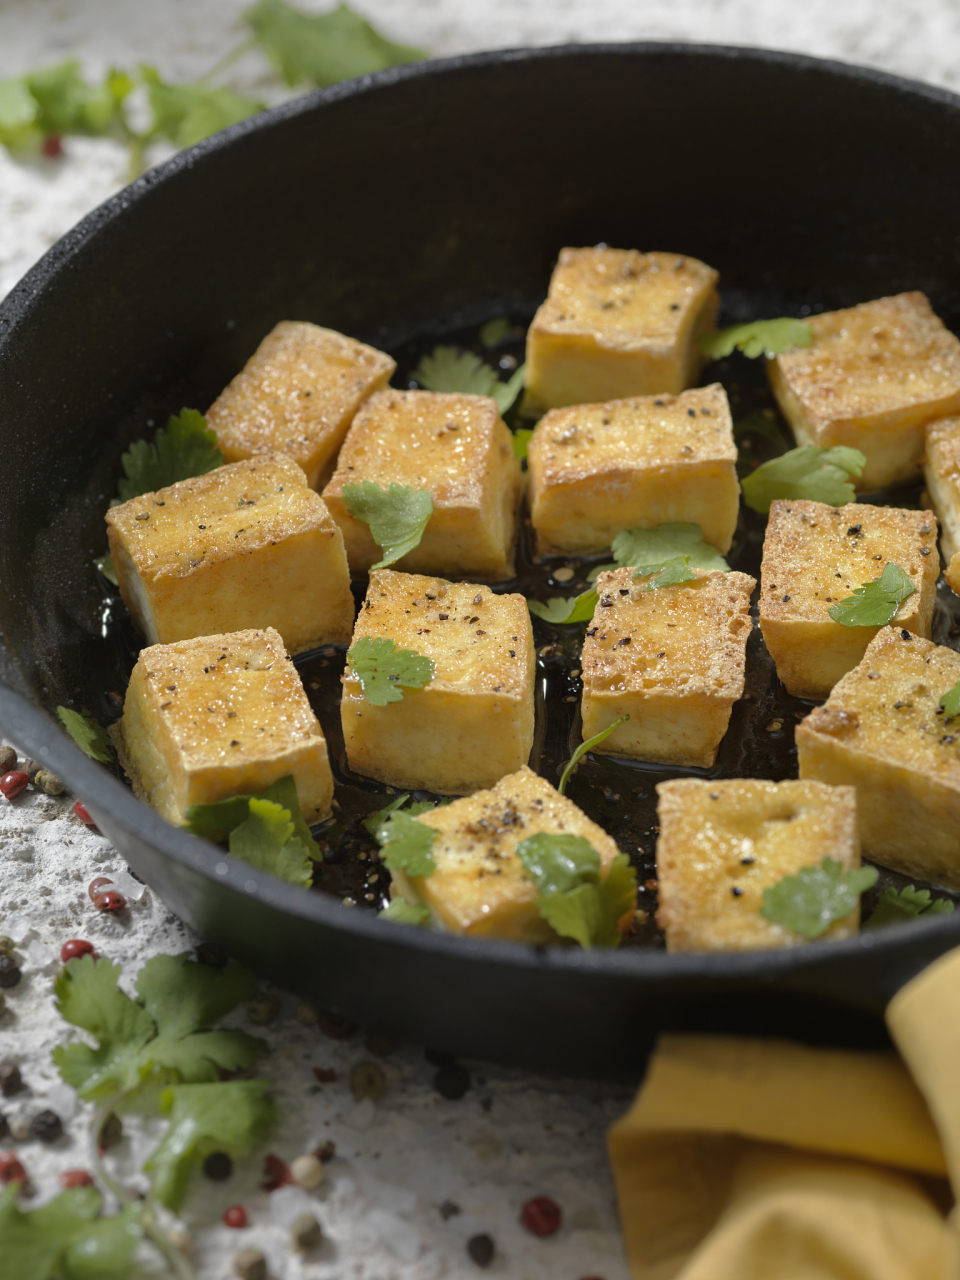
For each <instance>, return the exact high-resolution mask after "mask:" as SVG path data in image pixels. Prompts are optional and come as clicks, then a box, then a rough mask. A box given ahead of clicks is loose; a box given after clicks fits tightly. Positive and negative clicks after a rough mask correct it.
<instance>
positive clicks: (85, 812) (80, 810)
mask: <svg viewBox="0 0 960 1280" xmlns="http://www.w3.org/2000/svg"><path fill="white" fill-rule="evenodd" d="M73 812H74V813H75V814H76V815H77V817H78V818H79V819H80V821H81V822H82V823H84V825H85V826H88V827H95V826H96V825H97V824H96V823H95V822H94V820H93V818H92V817H91V816H90V810H89V809H88V808H87V806H86V805H85V804H84V803H83V801H82V800H78V801H77V803H76V804H75V805H74V806H73Z"/></svg>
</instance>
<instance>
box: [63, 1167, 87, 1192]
mask: <svg viewBox="0 0 960 1280" xmlns="http://www.w3.org/2000/svg"><path fill="white" fill-rule="evenodd" d="M57 1181H58V1182H59V1183H60V1185H61V1187H66V1188H67V1189H68V1190H70V1188H72V1187H92V1186H93V1177H92V1176H91V1175H90V1174H89V1173H88V1172H87V1171H86V1169H64V1171H63V1172H62V1173H58V1174H57Z"/></svg>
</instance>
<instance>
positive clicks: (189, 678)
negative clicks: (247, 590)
mask: <svg viewBox="0 0 960 1280" xmlns="http://www.w3.org/2000/svg"><path fill="white" fill-rule="evenodd" d="M111 733H112V735H113V739H114V742H115V744H116V747H117V755H118V756H119V757H120V763H121V764H122V765H123V767H124V769H125V770H126V773H127V776H128V777H129V778H130V781H131V782H132V784H133V789H134V792H135V793H136V794H137V795H138V796H139V797H140V799H141V800H145V801H146V802H147V804H150V805H152V806H153V807H154V809H156V810H157V811H158V812H159V813H160V815H161V816H162V817H164V818H166V819H167V821H168V822H173V823H180V822H182V821H183V815H184V813H185V811H186V810H187V809H188V808H189V807H190V805H193V804H210V803H213V801H215V800H225V799H227V798H228V797H230V796H236V795H248V794H250V793H251V792H255V791H262V790H264V789H265V788H266V787H269V786H270V785H271V783H274V782H276V781H277V780H278V779H280V778H284V777H286V776H287V774H292V775H293V778H294V781H295V782H296V784H297V794H298V796H299V799H300V810H301V812H302V814H303V816H304V818H305V819H306V821H307V822H308V823H309V822H319V821H320V820H321V819H322V818H327V817H329V815H330V809H331V804H332V800H333V776H332V774H331V772H330V761H329V759H328V758H327V744H326V741H325V740H324V737H323V733H322V731H321V729H320V725H319V723H318V721H317V717H316V716H315V715H314V714H313V711H312V709H311V707H310V703H309V702H308V701H307V695H306V694H305V693H304V691H303V685H302V684H301V683H300V677H299V675H298V674H297V672H296V669H295V668H294V665H293V663H292V662H291V661H290V659H289V658H288V657H287V654H286V651H285V650H284V647H283V641H282V640H281V638H280V635H279V634H278V633H277V632H276V631H274V630H273V628H272V627H267V628H265V629H264V630H262V631H234V632H231V633H229V634H227V635H219V636H201V637H198V638H197V639H195V640H181V641H179V642H178V643H176V644H157V645H152V646H151V647H150V648H147V649H141V650H140V657H139V658H138V660H137V665H136V666H135V667H134V669H133V674H132V675H131V677H130V684H129V686H128V688H127V694H126V698H125V699H124V704H123V717H122V718H121V719H120V720H119V721H118V722H117V724H116V725H114V726H113V728H112V730H111Z"/></svg>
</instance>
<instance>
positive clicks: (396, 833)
mask: <svg viewBox="0 0 960 1280" xmlns="http://www.w3.org/2000/svg"><path fill="white" fill-rule="evenodd" d="M380 813H386V816H385V817H383V818H382V819H381V818H380V814H374V815H373V819H374V823H371V825H370V826H368V828H367V829H368V830H369V831H370V832H371V834H372V835H373V837H374V839H375V840H376V842H377V844H378V845H379V846H380V857H381V859H382V861H383V863H384V865H385V866H387V867H389V868H390V870H391V871H404V872H406V874H407V875H408V876H432V875H433V873H434V871H436V869H437V864H436V863H435V862H434V860H433V858H432V856H431V854H430V850H431V849H432V848H433V842H434V840H436V838H437V836H438V835H439V834H440V832H439V831H438V830H437V829H436V827H428V826H427V824H426V823H425V822H418V821H417V819H416V817H415V816H414V815H413V814H412V813H405V812H403V810H401V809H391V808H390V807H389V806H388V807H387V810H381V811H380ZM377 819H380V820H379V821H376V820H377ZM367 822H370V819H367ZM364 825H366V823H365V824H364Z"/></svg>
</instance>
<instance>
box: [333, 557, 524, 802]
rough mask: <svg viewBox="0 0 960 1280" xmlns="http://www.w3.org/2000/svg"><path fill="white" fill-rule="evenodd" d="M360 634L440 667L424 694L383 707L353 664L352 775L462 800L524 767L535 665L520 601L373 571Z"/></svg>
mask: <svg viewBox="0 0 960 1280" xmlns="http://www.w3.org/2000/svg"><path fill="white" fill-rule="evenodd" d="M363 636H375V637H376V636H382V637H385V638H388V639H391V640H393V642H394V643H395V644H396V645H397V647H398V648H401V649H414V650H416V652H417V653H420V654H422V655H423V656H424V657H426V658H429V659H430V660H431V661H432V662H433V663H434V668H435V669H434V674H433V678H432V680H430V682H429V683H428V684H425V685H424V686H423V688H422V689H404V691H403V700H402V701H400V702H390V703H388V704H387V705H386V706H384V707H378V706H374V704H373V703H372V702H368V701H367V699H366V698H365V697H364V696H363V689H362V687H361V684H360V681H359V680H358V679H357V677H356V676H355V675H353V674H352V672H351V669H350V667H349V665H348V667H347V669H346V671H345V672H344V676H343V698H342V701H341V704H340V715H341V719H342V721H343V738H344V743H345V745H346V750H347V761H348V763H349V765H350V768H351V769H354V770H355V771H356V772H357V773H362V774H365V775H366V776H367V777H370V778H377V779H378V780H379V781H380V782H386V783H389V784H390V785H391V786H396V787H416V788H421V787H422V788H424V789H425V790H427V791H436V792H439V793H441V794H445V795H463V794H466V793H468V792H471V791H476V790H477V789H478V788H480V787H491V786H493V785H494V783H496V782H498V781H499V780H500V779H501V778H502V777H504V776H505V775H506V774H508V773H515V772H516V771H517V769H519V768H520V767H521V766H522V765H525V764H526V763H527V759H528V757H529V755H530V749H531V747H532V746H533V713H534V683H533V682H534V672H535V665H536V664H535V655H534V649H533V630H532V628H531V626H530V615H529V613H528V612H527V602H526V600H525V599H524V598H523V596H521V595H494V593H493V592H492V591H490V589H489V588H488V587H482V586H477V585H476V584H475V583H469V582H445V581H444V580H443V579H442V578H428V577H421V576H419V575H417V574H412V573H394V572H393V571H392V570H391V569H379V570H374V572H373V573H371V575H370V586H369V589H368V591H367V598H366V600H365V601H364V604H363V607H362V608H361V610H360V613H359V616H358V617H357V623H356V627H355V628H354V632H353V643H354V644H356V642H357V641H358V640H359V639H361V637H363Z"/></svg>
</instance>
